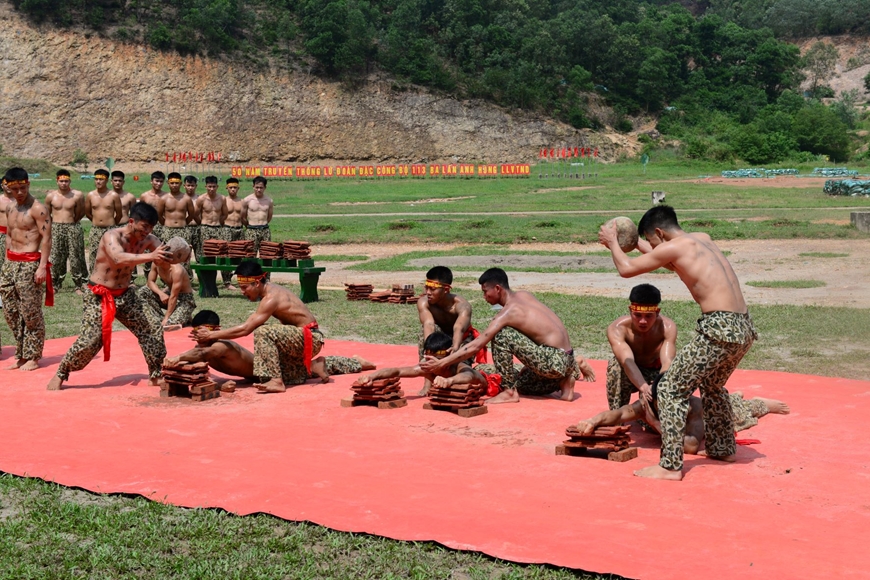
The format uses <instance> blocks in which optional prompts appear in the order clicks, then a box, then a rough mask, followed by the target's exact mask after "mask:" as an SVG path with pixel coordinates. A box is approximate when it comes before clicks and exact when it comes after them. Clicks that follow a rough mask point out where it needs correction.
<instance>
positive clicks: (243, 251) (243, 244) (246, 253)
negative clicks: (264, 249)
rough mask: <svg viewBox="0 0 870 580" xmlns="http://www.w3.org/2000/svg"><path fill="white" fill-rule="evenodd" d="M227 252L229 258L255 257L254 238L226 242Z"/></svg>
mask: <svg viewBox="0 0 870 580" xmlns="http://www.w3.org/2000/svg"><path fill="white" fill-rule="evenodd" d="M227 254H228V255H229V256H230V258H256V257H257V254H256V253H255V252H254V240H236V241H235V242H227Z"/></svg>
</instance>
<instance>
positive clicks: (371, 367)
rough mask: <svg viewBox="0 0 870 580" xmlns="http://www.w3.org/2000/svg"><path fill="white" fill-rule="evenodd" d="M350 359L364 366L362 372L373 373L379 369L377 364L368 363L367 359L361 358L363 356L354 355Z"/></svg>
mask: <svg viewBox="0 0 870 580" xmlns="http://www.w3.org/2000/svg"><path fill="white" fill-rule="evenodd" d="M350 358H352V359H354V360H355V361H356V362H358V363H359V364H361V365H362V370H364V371H373V370H375V369H376V368H378V367H377V366H376V365H375V363H373V362H369V361H367V360H366V359H364V358H363V357H361V356H360V355H358V354H355V355H353V356H352V357H350Z"/></svg>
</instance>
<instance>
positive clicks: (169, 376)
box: [160, 362, 221, 401]
mask: <svg viewBox="0 0 870 580" xmlns="http://www.w3.org/2000/svg"><path fill="white" fill-rule="evenodd" d="M160 396H161V397H190V398H191V399H192V400H194V401H206V400H208V399H214V398H215V397H220V396H221V392H220V389H219V388H218V385H217V383H215V382H214V381H212V380H211V379H210V378H209V377H208V363H206V362H198V363H186V362H180V363H178V364H174V365H171V364H166V363H164V364H163V383H162V384H161V385H160Z"/></svg>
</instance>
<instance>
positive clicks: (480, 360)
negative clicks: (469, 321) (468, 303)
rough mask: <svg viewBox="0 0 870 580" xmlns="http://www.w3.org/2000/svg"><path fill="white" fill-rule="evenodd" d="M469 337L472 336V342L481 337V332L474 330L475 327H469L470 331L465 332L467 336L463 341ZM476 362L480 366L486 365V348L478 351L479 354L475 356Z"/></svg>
mask: <svg viewBox="0 0 870 580" xmlns="http://www.w3.org/2000/svg"><path fill="white" fill-rule="evenodd" d="M469 335H470V336H471V340H474V339H475V338H477V337H478V336H480V332H478V331H477V329H476V328H474V327H473V326H469V327H468V330H466V331H465V336H463V337H462V340H465V339H466V338H468V337H469ZM474 362H476V363H478V364H485V363H486V346H484V347H483V348H482V349H480V350H479V351H477V354H476V355H474Z"/></svg>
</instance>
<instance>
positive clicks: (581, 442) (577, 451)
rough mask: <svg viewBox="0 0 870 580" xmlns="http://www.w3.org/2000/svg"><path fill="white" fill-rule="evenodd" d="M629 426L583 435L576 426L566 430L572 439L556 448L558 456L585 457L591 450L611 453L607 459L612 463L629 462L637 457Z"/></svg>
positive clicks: (599, 430) (597, 430) (599, 429)
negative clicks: (632, 444)
mask: <svg viewBox="0 0 870 580" xmlns="http://www.w3.org/2000/svg"><path fill="white" fill-rule="evenodd" d="M629 429H630V427H629V426H628V425H619V426H616V427H598V428H597V429H595V430H594V431H593V432H592V433H590V434H588V435H583V434H581V433H580V432H579V431H578V430H577V426H576V425H571V426H570V427H568V428H567V429H566V430H565V435H567V436H568V437H569V438H570V439H568V440H567V441H564V442H563V443H562V444H561V445H557V446H556V455H583V454H585V453H586V452H587V451H588V450H590V449H602V450H605V451H610V453H608V455H607V459H609V460H610V461H628V460H629V459H634V458H635V457H637V447H629V445H630V444H631V440H630V437H629V435H628V430H629Z"/></svg>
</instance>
